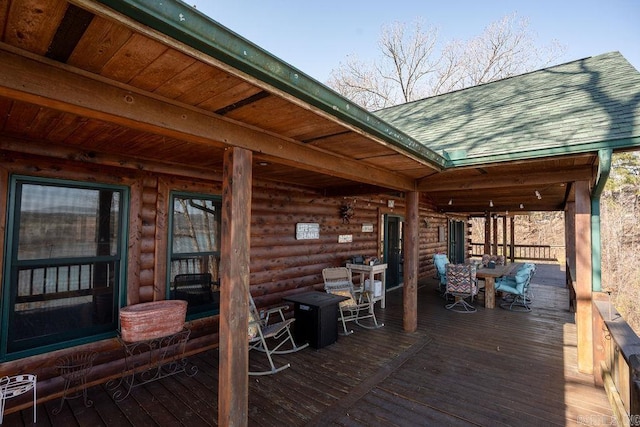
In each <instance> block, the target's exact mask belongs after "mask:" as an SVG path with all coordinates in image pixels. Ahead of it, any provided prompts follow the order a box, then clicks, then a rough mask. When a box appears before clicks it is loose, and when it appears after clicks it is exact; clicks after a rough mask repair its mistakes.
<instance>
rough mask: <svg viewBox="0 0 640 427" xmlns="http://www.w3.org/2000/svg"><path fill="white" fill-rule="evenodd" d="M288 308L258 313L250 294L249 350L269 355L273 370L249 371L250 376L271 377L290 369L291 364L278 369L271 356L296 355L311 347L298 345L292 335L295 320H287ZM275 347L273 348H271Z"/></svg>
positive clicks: (276, 308) (271, 309) (306, 344)
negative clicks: (285, 312) (286, 312)
mask: <svg viewBox="0 0 640 427" xmlns="http://www.w3.org/2000/svg"><path fill="white" fill-rule="evenodd" d="M286 308H287V306H280V307H274V308H270V309H268V310H263V311H258V309H257V308H256V304H255V303H254V302H253V297H252V296H251V294H249V329H248V338H249V350H258V351H260V352H262V353H265V354H266V355H267V359H268V360H269V366H270V367H271V369H268V370H265V371H249V375H270V374H275V373H276V372H280V371H282V370H284V369H287V368H289V367H290V366H291V365H290V364H289V363H287V364H284V365H281V366H278V367H276V365H275V364H274V362H273V358H272V357H271V355H273V354H287V353H294V352H296V351H299V350H302V349H303V348H306V347H308V346H309V344H308V343H305V344H303V345H297V344H296V342H295V340H294V339H293V335H292V333H291V324H292V323H293V322H294V321H295V320H296V319H295V318H289V319H287V318H285V316H284V310H285V309H286ZM269 344H272V345H273V348H271V347H269Z"/></svg>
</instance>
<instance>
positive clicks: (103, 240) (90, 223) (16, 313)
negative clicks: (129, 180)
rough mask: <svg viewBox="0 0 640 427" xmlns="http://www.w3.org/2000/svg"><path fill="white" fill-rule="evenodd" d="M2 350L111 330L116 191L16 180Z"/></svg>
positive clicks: (117, 229)
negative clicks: (8, 287)
mask: <svg viewBox="0 0 640 427" xmlns="http://www.w3.org/2000/svg"><path fill="white" fill-rule="evenodd" d="M14 190H15V192H16V193H15V194H16V195H17V196H16V200H15V202H16V203H15V205H14V215H13V223H12V224H11V225H10V229H11V230H14V245H13V248H12V252H11V260H12V261H11V262H12V265H11V269H10V272H11V273H10V275H9V285H10V289H11V292H9V293H7V294H5V297H6V300H5V301H6V307H8V310H7V312H6V313H7V314H6V316H7V317H6V319H7V320H8V322H7V323H6V325H7V326H6V327H7V329H8V335H7V336H8V341H7V343H6V349H7V351H8V352H15V351H21V350H27V349H31V348H36V347H40V346H44V345H48V344H58V343H62V342H65V341H68V340H73V339H78V338H86V337H90V336H92V335H95V334H99V333H103V332H108V331H114V330H115V329H116V327H117V307H118V302H119V299H118V295H119V292H118V277H119V275H120V265H121V264H120V259H119V256H120V253H121V251H120V250H119V248H118V246H119V244H120V242H121V232H122V230H121V221H122V220H121V218H120V216H121V215H122V206H121V204H122V194H123V190H117V189H113V188H112V189H106V188H99V187H97V186H94V187H93V188H88V186H87V187H84V186H81V185H79V186H76V187H73V186H71V185H67V184H66V183H64V184H62V183H61V184H60V185H55V184H51V183H37V182H34V181H28V182H27V181H22V180H20V179H17V180H16V181H15V186H14Z"/></svg>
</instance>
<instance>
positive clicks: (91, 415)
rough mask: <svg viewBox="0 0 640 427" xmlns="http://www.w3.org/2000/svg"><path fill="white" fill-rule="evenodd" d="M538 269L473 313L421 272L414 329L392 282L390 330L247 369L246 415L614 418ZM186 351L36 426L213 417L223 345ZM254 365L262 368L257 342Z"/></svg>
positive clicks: (374, 419)
mask: <svg viewBox="0 0 640 427" xmlns="http://www.w3.org/2000/svg"><path fill="white" fill-rule="evenodd" d="M558 270H559V269H558ZM541 277H542V278H543V280H541V282H542V283H537V282H536V280H535V276H534V280H533V283H534V285H533V286H534V295H535V298H534V302H533V304H532V307H533V311H531V312H530V313H514V312H510V311H507V310H503V309H500V308H496V309H494V310H487V309H485V308H484V307H482V304H481V303H476V305H477V306H478V307H479V308H478V311H477V312H476V313H474V314H460V313H453V312H451V311H448V310H446V309H445V308H444V303H445V302H444V300H443V299H441V298H440V297H439V296H438V295H437V292H436V291H435V287H436V285H435V282H433V281H431V280H427V281H422V282H421V283H420V287H419V290H418V310H419V315H418V330H417V332H415V333H405V332H403V331H402V316H401V313H402V291H401V290H397V291H392V292H390V293H389V294H388V296H387V308H386V309H385V310H382V309H380V308H379V307H378V308H377V309H376V310H377V313H378V317H379V320H380V321H382V322H384V323H385V326H384V327H383V328H381V329H376V330H367V329H362V328H359V327H358V326H354V331H355V332H354V334H352V335H349V336H340V337H339V339H338V342H337V343H335V344H332V345H330V346H328V347H325V348H322V349H320V350H315V349H312V348H307V349H304V350H302V351H300V352H298V353H294V354H289V355H280V356H276V360H277V362H276V363H287V362H289V363H291V368H289V369H286V370H284V371H282V372H280V373H278V374H275V375H269V376H263V377H249V407H248V419H249V425H260V426H278V427H279V426H282V425H288V426H304V425H309V426H313V425H315V426H327V425H334V426H370V425H385V426H395V425H397V426H407V425H452V426H457V425H479V426H489V425H491V426H500V425H503V426H513V425H545V426H554V425H555V426H565V425H569V426H574V425H579V423H578V418H579V417H590V416H598V417H601V418H598V419H604V420H608V419H610V418H609V417H611V416H612V412H611V408H610V406H609V403H608V400H607V398H606V395H605V393H604V391H603V390H602V389H599V388H596V387H594V386H593V379H592V378H591V377H590V376H588V375H584V374H581V373H579V372H578V371H577V355H576V331H575V323H574V315H573V314H572V313H570V312H569V305H568V292H567V290H566V289H565V288H564V287H563V286H562V281H563V280H564V273H563V272H560V273H559V274H556V275H555V276H553V274H549V272H548V271H547V272H545V274H543V275H541ZM553 277H555V280H556V282H554V281H553V280H551V278H553ZM189 360H190V362H192V363H193V364H195V365H196V366H197V367H198V373H197V374H196V375H195V376H193V377H187V376H186V375H176V376H173V377H169V378H164V379H162V380H159V381H156V382H154V383H151V384H147V385H145V386H142V387H139V388H136V389H134V390H133V391H132V393H131V395H130V396H129V397H127V398H126V399H125V400H123V401H121V402H115V401H114V400H113V398H112V396H111V394H110V392H109V391H108V390H107V389H106V388H105V386H104V385H99V386H94V387H92V388H90V389H89V396H90V398H91V399H92V400H93V401H94V406H93V407H92V408H85V407H84V406H83V405H82V401H81V400H80V399H77V400H75V401H69V402H65V405H64V408H63V410H62V412H61V413H60V414H58V415H52V413H51V411H52V410H53V409H54V408H57V407H58V405H59V401H50V402H47V403H45V404H42V403H41V404H39V405H38V424H39V425H52V426H65V427H66V426H73V425H78V426H88V425H91V426H94V425H104V426H118V427H120V426H125V425H131V426H147V425H177V426H179V425H184V426H207V425H217V387H218V354H217V350H210V351H207V352H204V353H200V354H197V355H194V356H191V357H190V358H189ZM250 364H251V367H252V369H260V368H265V367H266V366H267V365H266V359H265V357H264V355H263V354H260V353H257V352H251V353H250ZM30 417H31V411H30V410H23V411H21V412H20V413H13V414H8V415H7V416H6V417H5V424H3V425H7V426H13V425H16V426H23V425H28V424H29V421H30ZM585 419H586V418H585Z"/></svg>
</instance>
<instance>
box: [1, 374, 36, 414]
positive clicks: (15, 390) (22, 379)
mask: <svg viewBox="0 0 640 427" xmlns="http://www.w3.org/2000/svg"><path fill="white" fill-rule="evenodd" d="M36 381H37V377H36V376H35V375H32V374H21V375H13V376H10V377H9V376H7V377H3V378H2V379H0V424H2V418H3V416H4V405H5V402H6V400H7V399H11V398H12V397H16V396H20V395H21V394H24V393H26V392H28V391H30V390H33V423H34V424H35V423H36Z"/></svg>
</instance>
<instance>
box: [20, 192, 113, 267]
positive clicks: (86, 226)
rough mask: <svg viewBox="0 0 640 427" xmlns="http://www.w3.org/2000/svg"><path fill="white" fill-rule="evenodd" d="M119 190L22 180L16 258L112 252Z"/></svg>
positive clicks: (77, 255)
mask: <svg viewBox="0 0 640 427" xmlns="http://www.w3.org/2000/svg"><path fill="white" fill-rule="evenodd" d="M119 198H120V194H119V193H118V192H115V191H112V190H98V189H85V188H71V187H60V186H52V185H37V184H23V185H22V195H21V200H20V205H21V211H20V235H19V240H18V241H19V246H18V260H28V259H41V258H54V257H55V258H71V257H84V256H92V255H94V256H95V255H115V254H116V250H117V245H116V239H117V234H118V233H117V231H118V228H119V224H118V220H119V204H120V201H119Z"/></svg>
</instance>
